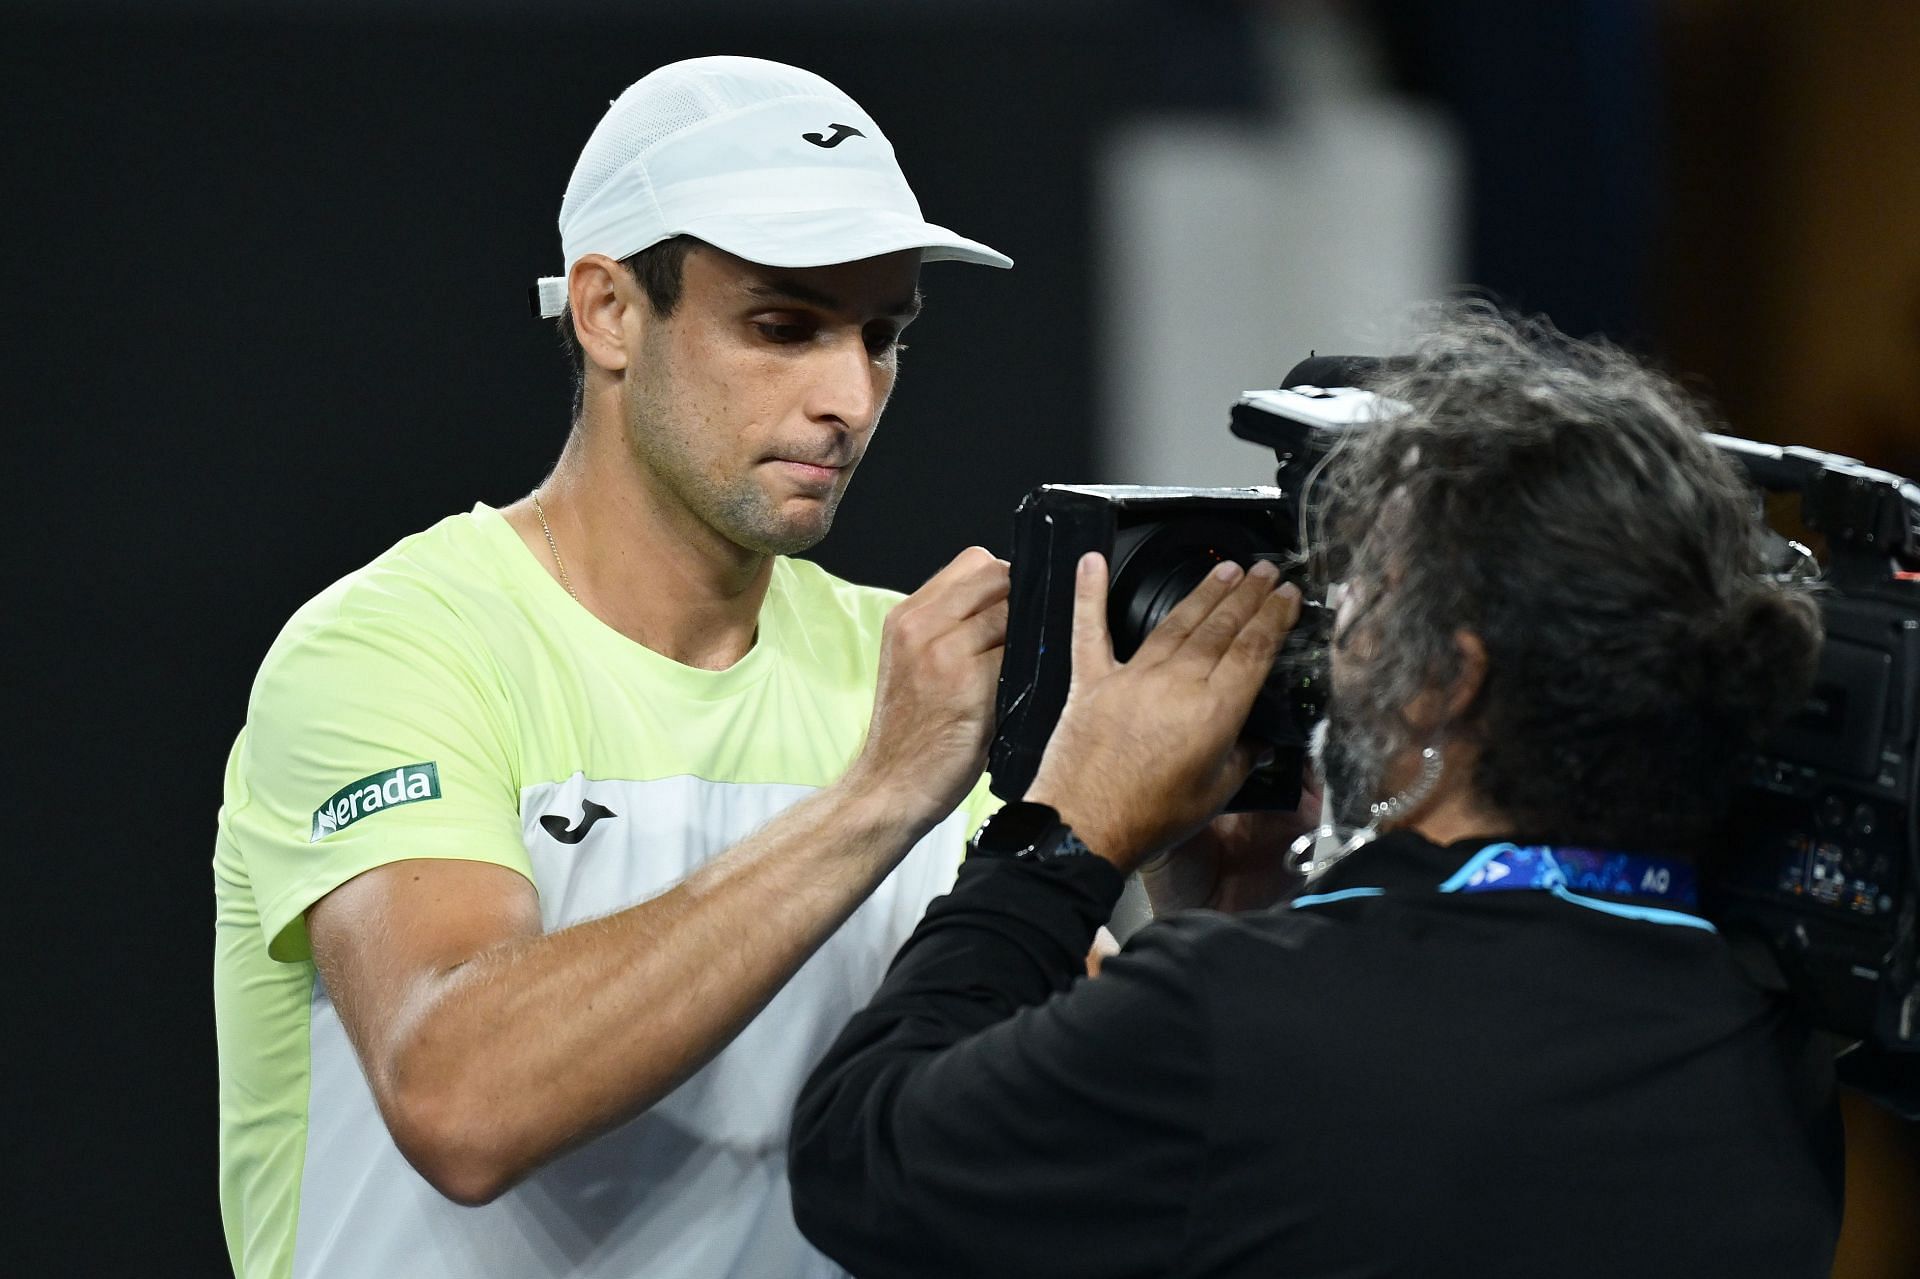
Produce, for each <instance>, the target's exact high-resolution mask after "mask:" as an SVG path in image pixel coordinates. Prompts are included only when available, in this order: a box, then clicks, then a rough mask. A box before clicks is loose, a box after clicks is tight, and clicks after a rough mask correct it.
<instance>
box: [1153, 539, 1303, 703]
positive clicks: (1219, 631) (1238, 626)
mask: <svg viewBox="0 0 1920 1279" xmlns="http://www.w3.org/2000/svg"><path fill="white" fill-rule="evenodd" d="M1279 580H1280V570H1279V569H1277V568H1275V567H1274V566H1273V565H1272V564H1269V563H1267V562H1266V561H1264V560H1262V561H1260V562H1259V563H1257V564H1255V565H1254V566H1253V568H1252V569H1251V570H1250V571H1249V572H1248V573H1247V574H1246V575H1245V576H1244V577H1242V578H1241V579H1240V580H1239V581H1237V582H1235V583H1234V585H1233V589H1232V590H1231V591H1229V592H1227V595H1226V598H1224V599H1222V600H1221V601H1220V602H1219V603H1218V604H1216V605H1215V606H1214V609H1213V611H1212V612H1210V613H1208V614H1207V615H1206V617H1204V618H1202V619H1201V620H1200V623H1199V624H1198V625H1197V626H1195V627H1194V628H1193V630H1192V631H1191V632H1189V633H1188V635H1187V637H1186V638H1185V639H1184V640H1182V641H1181V643H1180V647H1179V649H1178V650H1177V652H1176V653H1175V655H1174V657H1173V658H1172V659H1170V660H1176V661H1179V662H1180V663H1181V664H1182V665H1183V666H1186V667H1188V668H1189V669H1192V670H1195V671H1198V672H1201V673H1203V674H1206V675H1209V676H1211V674H1212V673H1213V671H1214V670H1215V668H1216V667H1217V666H1218V665H1219V663H1220V660H1221V658H1222V657H1224V656H1225V655H1226V653H1227V651H1228V650H1229V649H1230V648H1231V647H1232V646H1233V643H1234V641H1235V640H1236V639H1237V638H1238V637H1239V635H1240V633H1241V632H1242V631H1244V630H1246V629H1247V628H1248V627H1249V626H1252V625H1255V624H1256V623H1255V619H1256V618H1258V617H1259V615H1260V610H1261V608H1262V607H1263V606H1264V604H1265V603H1266V601H1267V600H1268V599H1271V598H1272V596H1273V588H1274V586H1275V584H1276V583H1278V582H1279Z"/></svg>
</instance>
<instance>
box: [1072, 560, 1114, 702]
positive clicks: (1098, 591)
mask: <svg viewBox="0 0 1920 1279" xmlns="http://www.w3.org/2000/svg"><path fill="white" fill-rule="evenodd" d="M1113 664H1114V663H1113V641H1112V639H1110V638H1109V637H1108V635H1107V557H1106V556H1104V555H1102V554H1100V553H1099V552H1098V551H1088V552H1087V553H1086V554H1085V555H1082V556H1081V557H1080V565H1079V568H1078V570H1077V571H1076V572H1075V573H1074V575H1073V673H1074V675H1075V676H1076V677H1081V676H1088V675H1104V674H1106V673H1107V672H1108V671H1110V670H1112V669H1113Z"/></svg>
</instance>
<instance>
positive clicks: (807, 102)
mask: <svg viewBox="0 0 1920 1279" xmlns="http://www.w3.org/2000/svg"><path fill="white" fill-rule="evenodd" d="M676 235H691V236H695V237H697V238H699V239H701V240H704V241H706V242H707V243H708V244H711V245H713V246H714V247H715V248H718V249H724V250H725V251H726V252H728V253H731V254H733V255H734V256H735V257H739V258H745V259H746V260H747V261H749V262H757V263H759V264H760V265H762V266H779V267H808V266H833V265H835V264H837V263H841V262H857V261H859V260H861V259H862V258H870V257H876V256H878V255H879V254H882V253H895V252H898V251H899V250H901V249H919V250H920V251H921V255H920V256H921V260H922V261H927V262H935V261H941V260H953V261H958V262H977V263H979V264H981V265H983V266H999V267H1008V266H1012V265H1013V259H1012V258H1009V257H1007V256H1006V255H1005V254H1003V253H999V252H996V251H995V250H993V249H990V248H988V247H987V246H986V245H984V244H981V243H979V242H978V241H976V240H969V239H967V238H965V237H964V236H959V235H955V234H954V233H953V232H952V231H949V230H947V229H946V228H945V227H942V226H935V225H933V224H932V223H930V222H928V221H926V220H925V219H923V218H922V217H921V216H920V203H919V201H917V200H915V199H914V198H913V191H912V190H911V189H910V188H909V187H908V186H907V179H906V175H905V174H903V173H901V172H900V162H899V161H898V160H896V159H895V158H894V155H893V144H892V143H890V142H888V141H887V137H886V135H885V134H884V133H882V132H880V126H879V125H877V124H875V123H874V122H873V117H872V116H870V115H868V114H867V113H866V112H865V111H863V110H861V109H860V106H859V104H858V103H856V102H855V101H854V100H853V99H852V98H849V97H848V96H847V95H846V94H844V93H842V92H841V91H840V90H838V89H836V88H834V87H833V85H832V84H830V83H828V82H827V81H826V80H824V79H822V78H821V77H819V76H817V75H815V74H813V73H812V72H811V71H802V70H800V69H799V68H798V67H789V66H784V65H782V64H781V63H778V62H766V61H763V60H761V59H759V58H734V57H716V58H692V59H689V60H688V61H685V62H675V63H671V64H669V65H667V66H664V67H661V68H660V69H659V70H657V71H654V72H652V73H651V74H649V75H647V76H645V77H644V78H642V79H641V80H639V81H637V82H636V83H635V84H633V85H632V87H630V88H629V89H628V90H627V91H626V92H625V93H623V94H621V95H620V96H619V97H618V98H616V99H614V101H613V105H612V106H611V107H609V108H608V109H607V114H606V115H605V116H603V117H601V120H600V123H599V125H598V126H596V127H595V128H594V131H593V136H592V137H590V138H588V139H587V145H586V147H585V148H584V149H583V150H582V151H581V152H580V160H579V162H578V163H577V164H575V165H574V166H573V177H572V179H571V180H570V181H569V182H568V183H567V194H566V198H565V199H564V200H562V201H561V203H560V248H561V252H562V253H563V254H564V255H565V257H566V264H567V270H569V271H571V270H572V269H573V264H574V263H575V262H578V261H579V260H580V258H581V256H582V255H584V254H588V253H604V254H606V255H607V256H608V257H610V258H615V259H620V258H626V257H629V256H631V255H633V254H635V253H638V252H639V251H640V250H642V249H644V248H647V247H648V246H650V245H654V244H658V243H659V242H660V241H662V240H665V239H670V238H671V237H673V236H676ZM534 300H535V309H536V310H537V311H538V312H539V314H540V315H542V316H546V317H552V316H556V315H559V314H560V313H561V312H562V311H563V310H565V309H566V305H567V281H566V276H565V275H564V274H563V275H559V276H549V277H545V278H543V279H541V280H540V281H539V283H538V284H536V285H535V286H534Z"/></svg>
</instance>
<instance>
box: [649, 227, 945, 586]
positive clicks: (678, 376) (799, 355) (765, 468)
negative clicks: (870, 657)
mask: <svg viewBox="0 0 1920 1279" xmlns="http://www.w3.org/2000/svg"><path fill="white" fill-rule="evenodd" d="M919 276H920V254H919V253H918V251H916V250H908V251H906V252H902V253H893V254H888V255H886V256H885V257H878V258H868V259H865V260H863V261H859V262H849V263H845V264H842V265H839V266H827V267H807V268H794V269H784V268H776V267H763V266H757V265H755V264H753V263H750V262H745V261H742V260H741V259H739V258H736V257H733V256H731V255H730V254H726V253H722V252H720V251H718V250H713V249H704V248H698V249H695V250H694V251H693V252H692V253H690V254H688V255H687V259H686V267H685V273H684V278H683V284H682V288H681V294H680V301H679V304H678V305H677V306H676V307H675V308H674V310H673V313H672V314H671V315H669V316H668V317H666V318H665V319H664V320H660V319H654V320H652V321H650V322H649V323H648V324H647V325H646V327H645V330H644V334H643V336H642V338H641V340H640V346H641V349H640V351H639V352H638V353H637V358H636V359H635V361H634V362H633V364H632V365H631V366H630V367H631V369H632V370H633V372H632V376H633V378H634V379H635V381H634V385H633V389H632V393H631V394H630V395H629V396H628V397H627V436H628V441H629V445H630V447H631V448H632V450H633V453H634V456H635V458H636V460H637V461H639V463H640V464H641V466H642V468H643V469H644V470H645V471H646V472H648V473H649V475H650V476H651V477H652V479H653V481H654V483H655V484H656V486H657V488H658V491H659V496H660V497H661V498H663V499H666V500H670V501H673V502H675V503H677V504H678V505H679V506H680V507H681V508H683V509H684V510H685V511H686V512H687V513H688V514H690V515H692V516H693V517H695V518H696V519H698V520H699V521H700V522H701V523H703V524H705V525H706V526H707V527H708V528H711V529H713V530H714V531H715V532H717V533H719V534H720V535H721V536H723V537H725V538H726V539H727V540H729V541H731V542H733V543H734V544H735V545H737V546H739V547H741V548H743V549H745V550H749V551H755V552H759V553H762V554H775V555H787V554H792V553H793V552H795V551H800V550H804V549H806V548H807V547H809V546H812V545H813V544H814V543H815V542H818V541H819V540H820V539H821V538H822V537H825V536H826V533H827V529H828V527H829V526H830V525H831V524H832V523H833V514H834V511H835V509H836V508H837V507H838V506H839V504H840V498H841V496H842V495H843V494H844V493H845V492H846V490H847V484H848V482H849V481H850V480H851V479H852V478H853V471H854V468H855V467H856V466H858V465H859V464H860V459H861V457H862V456H863V455H864V454H865V453H866V451H867V443H868V441H869V440H870V439H871V438H872V436H873V429H874V427H875V425H877V424H878V422H879V420H880V411H881V410H882V409H883V408H885V407H886V403H887V396H888V395H889V394H890V393H891V392H892V390H893V383H894V378H895V377H896V376H897V374H898V370H899V349H900V348H899V337H900V333H901V331H902V330H904V329H905V328H906V326H907V325H908V323H910V322H911V321H912V319H913V317H914V315H915V313H916V312H917V311H918V310H919V305H920V302H919V292H918V287H917V286H918V282H919Z"/></svg>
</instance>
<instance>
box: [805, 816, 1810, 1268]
mask: <svg viewBox="0 0 1920 1279" xmlns="http://www.w3.org/2000/svg"><path fill="white" fill-rule="evenodd" d="M1484 843H1485V841H1482V840H1475V841H1471V842H1470V843H1463V844H1459V845H1455V846H1453V847H1452V848H1438V847H1435V846H1434V845H1432V844H1429V843H1427V842H1425V841H1423V840H1421V839H1419V838H1417V837H1415V836H1411V835H1406V834H1397V835H1389V836H1387V837H1385V838H1383V839H1381V840H1379V841H1377V842H1376V843H1375V844H1373V845H1370V846H1368V847H1367V848H1365V849H1363V850H1361V851H1360V852H1358V853H1356V854H1355V855H1354V856H1353V857H1351V858H1350V859H1349V860H1348V861H1347V862H1346V863H1344V864H1342V865H1341V866H1339V867H1337V868H1335V870H1334V871H1333V872H1332V873H1331V874H1330V876H1329V877H1328V880H1327V881H1326V882H1324V883H1321V884H1318V885H1316V892H1317V893H1326V892H1333V891H1338V890H1340V889H1343V888H1354V887H1360V886H1366V887H1372V888H1380V889H1384V890H1385V891H1384V893H1383V894H1381V895H1378V896H1360V897H1352V898H1347V899H1343V900H1337V901H1332V902H1325V903H1322V904H1319V905H1314V906H1309V907H1304V908H1301V909H1289V908H1281V909H1278V910H1275V911H1271V912H1263V913H1259V914H1255V915H1243V916H1222V915H1217V914H1213V913H1210V912H1194V913H1192V914H1187V915H1182V916H1178V917H1176V918H1172V919H1169V920H1164V921H1161V922H1158V923H1155V924H1153V925H1151V926H1149V927H1148V928H1146V929H1144V930H1142V931H1141V932H1140V933H1139V934H1138V935H1137V936H1136V937H1135V938H1134V939H1133V941H1132V943H1131V944H1130V945H1129V946H1128V948H1127V949H1126V951H1125V952H1123V953H1122V954H1121V955H1119V956H1116V957H1114V958H1112V959H1110V960H1108V961H1107V964H1106V966H1105V969H1104V971H1103V973H1102V975H1101V976H1100V977H1099V978H1098V979H1096V980H1092V981H1086V980H1076V977H1077V975H1078V974H1079V973H1081V972H1082V971H1083V970H1082V961H1083V956H1084V955H1085V953H1086V951H1087V948H1088V945H1089V943H1090V941H1091V939H1092V936H1093V933H1094V930H1095V928H1096V926H1097V925H1098V924H1099V923H1100V922H1101V921H1103V920H1104V919H1106V917H1107V916H1108V914H1109V913H1110V912H1111V910H1112V907H1113V904H1114V902H1115V900H1116V898H1117V897H1118V895H1119V892H1120V887H1121V879H1120V876H1119V875H1118V873H1117V872H1115V871H1114V870H1113V868H1112V867H1111V866H1109V865H1108V864H1107V863H1105V862H1103V861H1100V860H1099V859H1097V858H1092V857H1079V858H1073V859H1068V860H1066V861H1062V862H1055V863H1051V864H1047V865H1031V864H1028V863H1025V862H1015V861H1003V860H995V861H978V860H976V861H970V862H969V863H968V864H967V865H966V866H965V867H964V868H963V869H962V871H961V875H960V879H959V882H958V884H957V885H956V886H955V888H954V891H953V892H952V893H951V894H949V895H948V896H946V897H943V898H941V899H939V900H938V901H936V902H935V903H934V904H933V905H932V907H931V908H930V909H929V910H928V912H927V916H926V918H925V919H924V920H923V921H922V922H921V924H920V926H919V928H918V929H917V930H916V931H915V933H914V935H913V936H912V938H911V939H910V940H909V941H908V942H907V944H906V946H905V947H904V948H903V949H902V950H901V952H900V955H899V956H898V958H897V959H896V960H895V961H894V964H893V968H892V970H891V972H890V973H889V975H888V977H887V979H886V982H885V983H884V984H883V985H882V987H881V989H880V991H879V993H878V994H877V995H876V996H875V997H874V1000H873V1002H872V1004H871V1005H870V1006H869V1007H868V1008H867V1009H866V1010H865V1011H864V1012H862V1013H861V1014H860V1015H859V1016H857V1017H856V1018H855V1019H854V1020H853V1021H852V1023H850V1024H849V1025H848V1027H847V1029H846V1030H845V1031H844V1032H843V1033H842V1034H841V1036H840V1038H839V1040H838V1042H837V1043H836V1044H835V1045H834V1047H833V1048H832V1050H831V1051H830V1052H829V1053H828V1055H827V1057H826V1058H825V1059H824V1060H823V1061H822V1062H821V1064H820V1066H819V1067H818V1069H817V1070H816V1071H815V1072H814V1074H813V1077H812V1078H811V1079H810V1080H809V1081H808V1083H807V1085H806V1087H805V1089H804V1090H803V1091H802V1093H801V1096H800V1101H799V1105H798V1108H797V1110H796V1112H795V1116H794V1128H793V1138H792V1150H791V1155H792V1165H791V1174H792V1180H793V1200H794V1213H795V1216H796V1218H797V1219H798V1221H799V1223H800V1228H801V1229H802V1231H804V1232H805V1234H806V1235H807V1237H808V1238H810V1239H811V1240H813V1242H814V1243H815V1244H816V1245H818V1246H819V1247H820V1248H821V1249H822V1250H824V1251H825V1252H826V1253H827V1254H828V1255H830V1256H832V1257H834V1258H835V1259H837V1260H839V1261H840V1262H841V1263H842V1264H843V1265H846V1266H847V1267H848V1268H849V1269H851V1270H852V1271H853V1272H854V1273H855V1274H856V1275H858V1276H862V1279H884V1277H885V1276H894V1275H898V1276H916V1277H933V1276H943V1275H977V1276H994V1277H996V1279H998V1277H1001V1276H1017V1275H1035V1276H1042V1275H1044V1276H1048V1277H1049V1279H1069V1277H1070V1276H1078V1275H1086V1276H1099V1277H1100V1279H1122V1277H1123V1276H1130V1275H1140V1276H1147V1275H1180V1276H1228V1275H1249V1276H1251V1275H1259V1276H1279V1275H1302V1276H1335V1275H1338V1276H1370V1275H1382V1276H1384V1275H1395V1276H1399V1275H1463V1276H1465V1275H1471V1276H1476V1277H1479V1276H1502V1275H1512V1276H1527V1277H1528V1279H1540V1277H1542V1276H1551V1277H1553V1279H1576V1277H1578V1276H1589V1275H1590V1276H1608V1277H1609V1279H1612V1277H1615V1276H1635V1277H1646V1276H1667V1275H1671V1276H1676V1277H1678V1276H1685V1277H1686V1279H1697V1277H1698V1276H1701V1275H1740V1276H1808V1277H1812V1276H1824V1275H1826V1274H1827V1272H1828V1269H1829V1267H1830V1265H1831V1262H1832V1255H1833V1247H1834V1240H1835V1237H1836V1234H1837V1232H1838V1228H1839V1220H1840V1178H1841V1166H1842V1165H1841V1159H1840V1132H1839V1120H1838V1111H1837V1108H1836V1107H1835V1106H1834V1104H1833V1099H1832V1096H1831V1090H1830V1088H1829V1087H1828V1086H1827V1084H1826V1077H1825V1075H1824V1073H1823V1072H1822V1071H1820V1070H1819V1069H1818V1068H1817V1067H1813V1066H1809V1064H1808V1063H1809V1061H1810V1058H1809V1054H1808V1051H1807V1042H1806V1037H1805V1036H1804V1034H1802V1033H1801V1032H1800V1031H1799V1030H1798V1028H1797V1027H1796V1025H1795V1024H1794V1023H1793V1022H1791V1021H1790V1020H1789V1019H1787V1018H1786V1017H1785V1016H1784V1015H1783V1013H1782V1010H1781V1008H1780V1007H1779V1005H1778V1004H1777V1003H1775V1002H1774V1001H1773V1000H1772V999H1770V998H1769V997H1768V996H1766V995H1765V994H1763V993H1762V992H1761V991H1759V990H1758V989H1757V988H1755V987H1754V986H1752V985H1751V984H1750V983H1749V982H1748V981H1747V980H1746V979H1745V978H1744V976H1743V975H1742V974H1741V972H1740V971H1739V970H1738V969H1737V968H1736V966H1735V964H1734V962H1733V960H1732V958H1731V957H1730V955H1729V953H1728V950H1727V947H1726V945H1725V944H1724V942H1723V941H1722V939H1721V938H1720V937H1719V936H1718V935H1717V934H1715V933H1712V932H1707V931H1702V930H1698V929H1695V928H1686V927H1675V926H1672V925H1668V924H1657V923H1650V922H1644V921H1640V920H1635V919H1624V918H1618V917H1615V916H1612V915H1608V914H1603V913H1600V912H1599V911H1595V910H1589V909H1584V908H1582V907H1581V906H1579V905H1577V904H1572V903H1569V902H1566V901H1561V900H1557V899H1555V898H1553V897H1551V896H1549V895H1548V894H1546V893H1544V892H1502V893H1489V894H1485V895H1472V896H1463V895H1460V894H1454V893H1441V892H1438V891H1436V888H1437V885H1439V884H1440V883H1441V881H1443V880H1444V879H1446V878H1447V877H1448V875H1449V874H1451V873H1452V872H1453V871H1454V870H1455V869H1457V868H1458V867H1459V866H1460V864H1461V863H1462V862H1463V861H1465V860H1466V859H1467V858H1468V857H1469V856H1470V855H1471V854H1472V853H1473V852H1474V851H1476V850H1478V849H1479V848H1480V847H1481V846H1482V844H1484Z"/></svg>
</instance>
